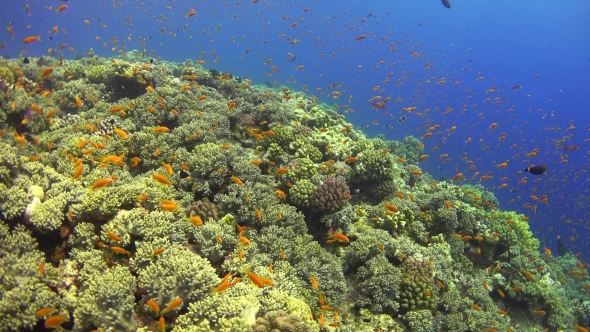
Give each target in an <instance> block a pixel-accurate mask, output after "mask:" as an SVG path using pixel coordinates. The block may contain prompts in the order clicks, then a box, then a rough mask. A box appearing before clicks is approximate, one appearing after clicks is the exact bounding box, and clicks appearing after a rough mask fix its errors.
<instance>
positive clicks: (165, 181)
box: [152, 173, 172, 185]
mask: <svg viewBox="0 0 590 332" xmlns="http://www.w3.org/2000/svg"><path fill="white" fill-rule="evenodd" d="M152 177H153V178H154V179H155V180H156V181H158V182H159V183H161V184H166V185H171V184H172V182H170V180H169V179H168V178H167V177H166V176H165V175H163V174H160V173H155V174H153V175H152Z"/></svg>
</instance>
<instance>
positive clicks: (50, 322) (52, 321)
mask: <svg viewBox="0 0 590 332" xmlns="http://www.w3.org/2000/svg"><path fill="white" fill-rule="evenodd" d="M65 321H66V316H62V315H54V316H51V317H49V318H47V319H46V320H45V323H44V325H45V328H48V329H53V328H56V327H58V326H60V325H61V324H62V323H63V322H65Z"/></svg>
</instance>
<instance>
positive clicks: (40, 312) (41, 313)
mask: <svg viewBox="0 0 590 332" xmlns="http://www.w3.org/2000/svg"><path fill="white" fill-rule="evenodd" d="M55 310H57V309H55V308H41V309H39V310H37V312H35V315H36V316H45V315H47V314H50V313H52V312H53V311H55Z"/></svg>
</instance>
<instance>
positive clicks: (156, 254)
mask: <svg viewBox="0 0 590 332" xmlns="http://www.w3.org/2000/svg"><path fill="white" fill-rule="evenodd" d="M164 250H166V249H165V248H158V249H156V250H154V252H152V258H154V257H156V256H158V255H159V254H161V253H163V252H164ZM158 311H160V310H159V309H158Z"/></svg>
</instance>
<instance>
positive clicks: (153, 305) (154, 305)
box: [146, 300, 160, 316]
mask: <svg viewBox="0 0 590 332" xmlns="http://www.w3.org/2000/svg"><path fill="white" fill-rule="evenodd" d="M146 304H147V305H148V307H150V309H152V310H153V311H155V312H156V316H157V315H159V313H160V306H159V305H158V302H156V301H154V300H148V301H147V302H146Z"/></svg>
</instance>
